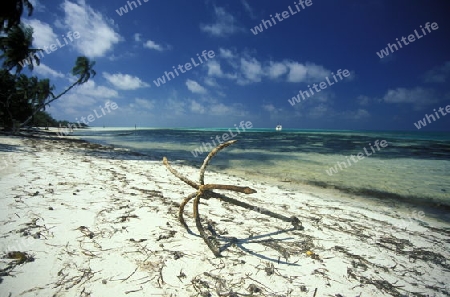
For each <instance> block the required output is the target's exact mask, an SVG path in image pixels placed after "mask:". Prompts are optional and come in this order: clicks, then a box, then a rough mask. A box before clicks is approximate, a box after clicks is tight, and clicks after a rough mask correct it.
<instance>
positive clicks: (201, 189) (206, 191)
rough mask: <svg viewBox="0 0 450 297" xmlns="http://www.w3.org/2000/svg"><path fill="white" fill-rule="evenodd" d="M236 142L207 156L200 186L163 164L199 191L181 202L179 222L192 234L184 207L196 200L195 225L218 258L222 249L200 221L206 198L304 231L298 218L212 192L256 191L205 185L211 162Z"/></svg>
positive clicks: (230, 186) (166, 162)
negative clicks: (200, 210) (184, 215)
mask: <svg viewBox="0 0 450 297" xmlns="http://www.w3.org/2000/svg"><path fill="white" fill-rule="evenodd" d="M236 141H237V140H230V141H227V142H224V143H222V144H220V145H218V146H217V147H215V148H214V149H213V150H212V151H211V152H210V153H209V154H208V156H206V158H205V160H204V161H203V164H202V167H201V168H200V179H199V184H197V183H195V182H193V181H191V180H190V179H188V178H187V177H185V176H183V175H181V174H180V173H179V172H178V171H176V170H175V169H173V168H172V167H171V166H170V164H169V161H168V160H167V158H166V157H164V158H163V164H164V165H166V167H167V169H168V170H169V171H170V172H171V173H172V174H173V175H175V176H176V177H178V178H179V179H180V180H182V181H183V182H185V183H186V184H188V185H190V186H191V187H193V188H194V189H196V190H197V191H196V192H195V193H192V194H190V195H189V196H187V197H186V198H184V200H183V201H182V202H181V204H180V208H179V210H178V220H179V221H180V223H181V224H182V225H183V227H184V228H186V230H188V232H190V230H189V227H188V225H187V224H186V221H185V220H184V218H183V212H184V207H185V206H186V204H187V203H188V202H189V201H191V200H192V199H194V210H193V211H194V219H195V225H196V226H197V229H198V232H199V233H200V236H201V237H202V238H203V240H204V241H205V243H206V244H207V245H208V247H209V249H210V250H211V251H212V252H213V254H214V255H215V256H216V257H220V248H219V246H218V245H217V244H215V241H214V237H209V236H208V235H207V234H206V233H205V230H204V228H203V226H202V223H201V220H200V213H199V204H200V199H201V198H204V199H210V198H217V199H220V200H221V201H224V202H227V203H231V204H234V205H236V206H240V207H243V208H245V209H249V210H252V211H258V212H259V213H261V214H264V215H268V216H270V217H272V218H276V219H279V220H282V221H284V222H290V223H291V224H292V225H293V226H294V228H295V229H300V230H301V229H303V227H302V224H301V222H300V220H299V219H298V218H297V217H286V216H283V215H280V214H277V213H274V212H272V211H270V210H267V209H264V208H260V207H255V206H253V205H251V204H248V203H246V202H243V201H239V200H237V199H234V198H230V197H227V196H225V195H223V194H219V193H215V192H214V191H212V190H228V191H234V192H238V193H244V194H253V193H256V190H254V189H252V188H249V187H240V186H234V185H220V184H206V185H205V170H206V167H207V166H208V164H209V162H210V161H211V159H212V158H213V157H214V156H215V155H216V154H217V153H218V152H219V151H220V150H222V149H224V148H226V147H227V146H229V145H232V144H234V143H236Z"/></svg>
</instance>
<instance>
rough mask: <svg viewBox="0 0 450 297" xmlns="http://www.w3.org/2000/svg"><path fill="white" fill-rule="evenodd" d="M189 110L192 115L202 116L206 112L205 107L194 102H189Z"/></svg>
mask: <svg viewBox="0 0 450 297" xmlns="http://www.w3.org/2000/svg"><path fill="white" fill-rule="evenodd" d="M190 110H191V111H192V112H194V113H199V114H204V113H205V112H206V108H205V106H204V105H203V104H201V103H199V102H197V101H195V100H191V102H190Z"/></svg>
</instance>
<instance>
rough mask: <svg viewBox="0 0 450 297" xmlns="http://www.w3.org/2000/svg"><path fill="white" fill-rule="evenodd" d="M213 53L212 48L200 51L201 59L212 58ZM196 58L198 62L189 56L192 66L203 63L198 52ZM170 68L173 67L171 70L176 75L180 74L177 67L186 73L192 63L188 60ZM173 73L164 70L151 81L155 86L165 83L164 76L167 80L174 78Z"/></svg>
mask: <svg viewBox="0 0 450 297" xmlns="http://www.w3.org/2000/svg"><path fill="white" fill-rule="evenodd" d="M215 55H216V54H215V53H214V51H212V50H211V51H208V53H207V52H206V50H204V51H203V52H202V55H201V56H202V57H203V59H204V60H205V62H206V61H208V58H210V59H212V58H214V56H215ZM197 58H198V61H199V62H200V64H198V63H195V60H194V58H191V62H192V64H193V65H194V67H197V66H199V65H201V64H203V59H202V58H201V57H200V55H199V54H197ZM183 66H184V69H183ZM172 68H173V71H174V72H175V74H176V75H177V76H179V75H180V74H179V73H178V71H177V69H178V70H180V72H181V73H186V72H187V71H189V70H191V69H192V65H191V63H189V62H188V63H186V64H184V65H181V64H178V67H177V68H175V66H172ZM175 74H173V72H172V71H169V72H167V71H164V75H163V76H161V77H158V78H157V79H156V80H154V81H153V83H154V84H155V86H157V87H159V86H160V85H163V84H165V83H166V78H167V81H168V82H169V81H170V80H172V79H174V78H175Z"/></svg>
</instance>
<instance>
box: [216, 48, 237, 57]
mask: <svg viewBox="0 0 450 297" xmlns="http://www.w3.org/2000/svg"><path fill="white" fill-rule="evenodd" d="M219 56H220V57H221V58H225V59H232V58H234V57H235V55H234V54H233V52H232V51H231V50H229V49H224V48H220V49H219Z"/></svg>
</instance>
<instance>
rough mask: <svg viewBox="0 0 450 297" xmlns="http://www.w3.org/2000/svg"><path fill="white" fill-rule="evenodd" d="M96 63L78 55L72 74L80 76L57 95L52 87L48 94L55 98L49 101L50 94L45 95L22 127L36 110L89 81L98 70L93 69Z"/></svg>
mask: <svg viewBox="0 0 450 297" xmlns="http://www.w3.org/2000/svg"><path fill="white" fill-rule="evenodd" d="M94 65H95V62H94V61H90V60H89V59H88V58H86V57H78V58H77V60H76V62H75V66H74V67H73V68H72V75H74V76H78V79H77V80H76V81H75V82H74V83H73V84H72V85H70V86H69V87H68V88H67V89H65V90H64V91H63V92H62V93H61V94H59V95H58V96H56V97H55V96H54V95H53V93H52V92H51V90H53V89H50V92H49V94H48V95H51V96H52V97H53V98H52V99H50V100H49V101H45V100H46V99H47V98H48V97H49V96H47V97H45V99H44V100H43V101H41V102H39V104H38V105H37V106H36V109H35V110H34V112H33V113H32V114H31V115H30V116H29V117H28V118H27V119H26V121H25V122H23V123H22V124H20V127H23V126H26V125H27V124H28V123H29V122H30V121H31V119H32V118H33V116H34V114H35V113H36V112H38V111H40V110H42V109H45V106H47V105H50V103H52V102H53V101H55V100H57V99H59V98H61V96H63V95H64V94H66V93H67V92H68V91H70V90H71V89H72V88H73V87H75V86H77V85H82V84H84V83H85V82H87V81H88V80H89V79H90V78H91V77H94V76H95V75H96V72H95V70H94V69H93V67H94Z"/></svg>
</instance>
